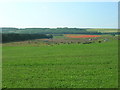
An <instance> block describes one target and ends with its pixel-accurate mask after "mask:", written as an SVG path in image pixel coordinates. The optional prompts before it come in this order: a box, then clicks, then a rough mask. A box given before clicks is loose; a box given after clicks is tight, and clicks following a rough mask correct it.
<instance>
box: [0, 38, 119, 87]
mask: <svg viewBox="0 0 120 90" xmlns="http://www.w3.org/2000/svg"><path fill="white" fill-rule="evenodd" d="M2 58H3V88H115V87H118V42H117V40H111V41H109V42H104V43H92V44H69V45H68V44H60V45H54V46H38V47H37V46H27V47H25V46H3V57H2Z"/></svg>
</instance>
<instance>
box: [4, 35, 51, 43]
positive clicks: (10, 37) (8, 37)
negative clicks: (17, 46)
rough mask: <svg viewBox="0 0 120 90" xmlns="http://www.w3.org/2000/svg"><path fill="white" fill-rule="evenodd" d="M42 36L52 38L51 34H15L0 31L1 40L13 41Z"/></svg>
mask: <svg viewBox="0 0 120 90" xmlns="http://www.w3.org/2000/svg"><path fill="white" fill-rule="evenodd" d="M42 38H47V39H50V38H53V36H52V35H50V34H49V35H46V34H16V33H7V34H4V33H2V42H3V43H4V42H13V41H25V40H33V39H42Z"/></svg>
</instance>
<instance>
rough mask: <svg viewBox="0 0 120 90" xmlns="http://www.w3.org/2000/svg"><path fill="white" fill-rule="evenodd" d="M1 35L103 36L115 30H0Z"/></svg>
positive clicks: (115, 31) (115, 30) (6, 28)
mask: <svg viewBox="0 0 120 90" xmlns="http://www.w3.org/2000/svg"><path fill="white" fill-rule="evenodd" d="M0 29H2V33H19V34H103V33H107V34H109V33H117V29H90V28H89V29H88V28H86V29H83V28H67V27H65V28H8V27H4V28H0Z"/></svg>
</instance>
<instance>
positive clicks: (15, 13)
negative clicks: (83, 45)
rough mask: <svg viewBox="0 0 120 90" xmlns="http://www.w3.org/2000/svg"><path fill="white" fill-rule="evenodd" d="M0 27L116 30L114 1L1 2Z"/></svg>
mask: <svg viewBox="0 0 120 90" xmlns="http://www.w3.org/2000/svg"><path fill="white" fill-rule="evenodd" d="M0 13H1V14H0V27H18V28H25V27H50V28H51V27H52V28H53V27H77V28H81V27H82V28H83V27H85V28H117V27H118V3H117V2H2V3H0Z"/></svg>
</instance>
